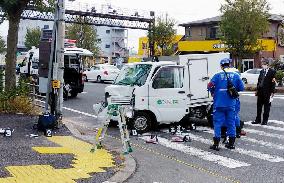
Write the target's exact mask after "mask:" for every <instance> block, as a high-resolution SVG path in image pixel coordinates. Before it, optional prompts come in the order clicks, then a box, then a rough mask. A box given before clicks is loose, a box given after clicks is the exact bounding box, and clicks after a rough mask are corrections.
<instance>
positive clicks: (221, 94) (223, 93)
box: [208, 58, 244, 151]
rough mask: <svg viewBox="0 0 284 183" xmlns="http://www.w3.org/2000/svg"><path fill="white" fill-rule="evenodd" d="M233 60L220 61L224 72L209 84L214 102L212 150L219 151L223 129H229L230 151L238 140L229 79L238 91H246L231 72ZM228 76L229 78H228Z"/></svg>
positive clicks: (219, 73) (237, 76) (215, 76)
mask: <svg viewBox="0 0 284 183" xmlns="http://www.w3.org/2000/svg"><path fill="white" fill-rule="evenodd" d="M230 62H231V59H228V58H224V59H222V60H221V61H220V65H221V69H222V71H220V72H218V73H217V74H215V75H214V76H213V78H212V79H211V81H210V82H209V83H208V90H209V91H210V92H211V94H212V96H213V99H214V102H213V123H214V137H213V141H214V144H213V145H212V146H210V149H213V150H216V151H219V142H220V138H221V127H222V126H226V127H227V135H228V136H229V143H228V144H226V145H225V147H226V148H228V149H234V148H235V146H234V143H235V139H236V125H235V119H236V112H235V111H236V109H235V107H236V99H234V98H232V97H231V96H230V95H229V93H228V90H227V84H228V82H227V77H228V78H229V79H230V80H231V82H232V83H233V85H234V87H235V88H236V90H237V91H242V90H244V85H243V82H242V80H241V78H240V76H239V75H238V74H237V73H236V72H232V71H230ZM226 74H227V76H226Z"/></svg>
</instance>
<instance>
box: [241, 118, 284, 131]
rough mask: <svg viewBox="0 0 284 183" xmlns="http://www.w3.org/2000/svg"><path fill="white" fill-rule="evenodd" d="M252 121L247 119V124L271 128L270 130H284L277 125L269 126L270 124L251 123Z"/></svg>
mask: <svg viewBox="0 0 284 183" xmlns="http://www.w3.org/2000/svg"><path fill="white" fill-rule="evenodd" d="M251 122H252V121H247V122H245V124H246V125H249V126H257V127H262V128H265V129H269V130H275V131H281V132H284V128H281V127H277V126H268V125H260V124H251Z"/></svg>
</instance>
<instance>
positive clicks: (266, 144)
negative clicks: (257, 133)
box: [204, 127, 284, 150]
mask: <svg viewBox="0 0 284 183" xmlns="http://www.w3.org/2000/svg"><path fill="white" fill-rule="evenodd" d="M204 129H206V131H204V132H206V133H210V134H214V131H213V130H212V129H210V128H206V127H205V128H204ZM245 131H248V130H245ZM241 140H242V141H246V142H252V143H256V144H259V145H262V146H265V147H269V148H272V149H279V150H284V145H283V144H274V143H271V142H266V141H263V140H258V139H254V138H250V137H247V136H242V137H241Z"/></svg>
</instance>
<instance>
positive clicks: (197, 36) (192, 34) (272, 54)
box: [178, 15, 284, 71]
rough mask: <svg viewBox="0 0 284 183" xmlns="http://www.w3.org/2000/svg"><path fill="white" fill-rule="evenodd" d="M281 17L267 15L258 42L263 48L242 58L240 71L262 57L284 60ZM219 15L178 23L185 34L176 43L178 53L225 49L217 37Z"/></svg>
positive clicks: (249, 67)
mask: <svg viewBox="0 0 284 183" xmlns="http://www.w3.org/2000/svg"><path fill="white" fill-rule="evenodd" d="M283 19H284V18H283V17H282V16H280V15H271V16H270V17H269V23H270V25H269V31H268V32H267V33H265V34H263V36H262V37H261V38H259V40H258V41H259V44H260V45H261V46H262V48H263V50H261V51H260V52H258V53H257V54H256V55H255V56H254V57H252V58H244V59H243V60H242V65H241V67H242V71H246V70H248V69H251V68H255V67H260V66H261V59H262V58H272V59H280V60H282V62H284V47H283V46H284V44H283V43H281V40H280V35H281V32H282V31H283V29H282V28H281V23H282V21H283ZM220 21H221V16H216V17H212V18H207V19H203V20H198V21H193V22H188V23H184V24H180V26H182V27H184V28H185V35H184V37H183V38H182V40H181V41H179V43H178V53H179V54H187V53H214V52H222V51H225V46H226V45H224V44H222V43H221V41H220V39H219V37H218V29H219V23H220Z"/></svg>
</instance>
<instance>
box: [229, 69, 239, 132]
mask: <svg viewBox="0 0 284 183" xmlns="http://www.w3.org/2000/svg"><path fill="white" fill-rule="evenodd" d="M229 71H230V72H236V73H237V74H238V75H239V76H240V75H241V73H240V71H239V70H238V69H236V68H234V67H232V68H230V69H229ZM240 111H241V102H240V99H239V98H237V99H236V105H235V113H236V119H235V124H236V127H240V126H241V119H240Z"/></svg>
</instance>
